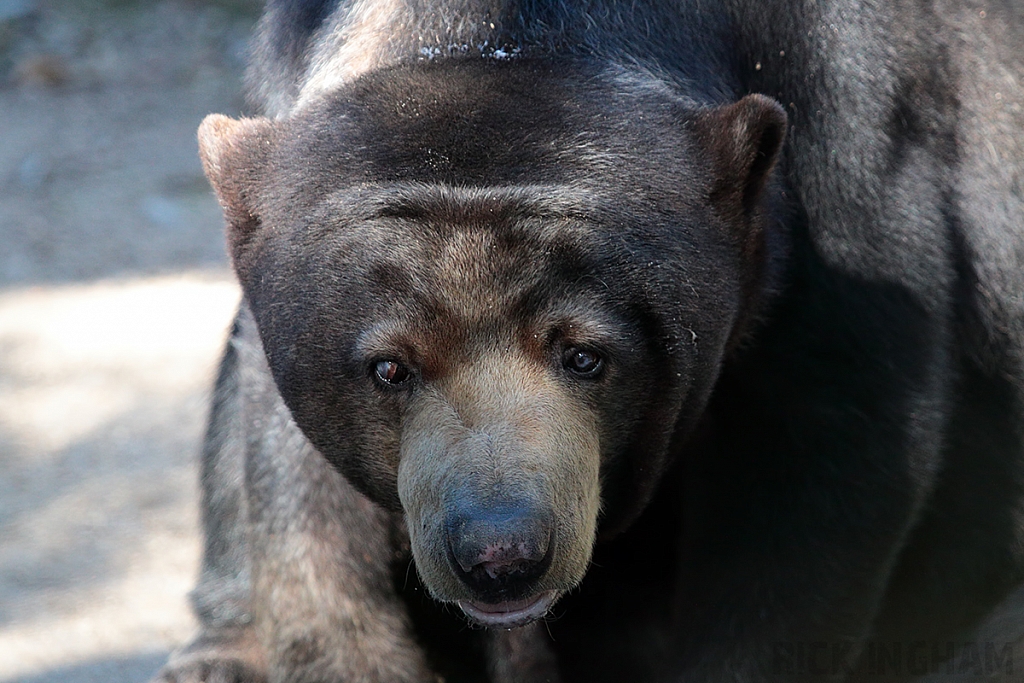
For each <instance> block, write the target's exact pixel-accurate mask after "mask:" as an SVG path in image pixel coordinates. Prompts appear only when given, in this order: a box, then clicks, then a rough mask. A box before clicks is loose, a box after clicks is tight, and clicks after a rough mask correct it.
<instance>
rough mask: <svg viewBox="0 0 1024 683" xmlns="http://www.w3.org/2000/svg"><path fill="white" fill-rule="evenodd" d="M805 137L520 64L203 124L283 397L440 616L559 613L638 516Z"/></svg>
mask: <svg viewBox="0 0 1024 683" xmlns="http://www.w3.org/2000/svg"><path fill="white" fill-rule="evenodd" d="M783 125H784V116H783V115H782V114H781V112H780V111H779V110H778V108H777V106H776V105H774V104H772V103H770V102H769V101H767V100H764V98H760V99H756V100H751V99H750V98H748V99H747V100H743V101H741V102H740V103H738V104H736V105H731V106H729V107H722V108H719V109H712V110H703V111H697V112H695V111H691V110H687V109H686V108H685V107H684V106H683V105H681V104H680V103H679V101H678V100H677V98H674V97H673V96H671V94H670V93H668V92H667V90H666V89H665V88H664V87H656V83H655V82H653V81H650V80H645V79H644V78H642V77H639V76H638V77H632V76H629V75H628V74H624V73H623V72H621V71H614V70H613V71H611V72H608V71H604V72H600V71H595V70H593V69H589V70H588V69H586V68H583V69H581V70H579V71H572V70H569V71H568V73H567V70H565V69H561V70H558V71H553V70H551V69H550V68H549V66H548V65H547V64H545V63H543V62H540V63H530V62H525V61H524V62H523V63H519V64H493V63H491V64H481V63H480V62H472V63H469V62H467V63H459V62H452V63H449V64H445V65H414V66H409V67H401V68H398V69H394V70H391V71H387V72H381V73H378V74H371V75H370V76H369V77H366V78H364V79H361V80H360V81H358V82H357V83H355V84H353V85H351V86H349V87H347V88H345V89H343V90H342V91H340V92H338V93H336V94H335V95H333V96H331V97H329V98H325V99H324V100H323V101H321V102H319V103H317V104H316V105H314V106H311V107H308V108H307V109H304V110H302V111H299V112H297V113H296V114H295V115H294V116H293V117H292V118H290V119H287V120H283V121H276V122H271V121H268V120H264V119H257V120H243V121H231V120H229V119H226V118H224V117H211V118H210V119H208V120H207V121H206V122H204V126H203V128H202V129H201V131H200V142H201V147H202V155H203V160H204V164H205V167H206V169H207V174H208V175H209V177H210V179H211V182H212V183H213V185H214V187H215V189H216V190H217V192H218V196H219V197H220V199H221V202H222V204H223V205H224V208H225V213H226V216H227V219H228V235H229V244H230V247H231V252H232V257H233V262H234V265H235V268H236V271H237V272H238V275H239V278H240V280H241V282H242V285H243V288H244V291H245V296H246V299H247V302H248V304H249V305H250V307H251V308H252V311H253V314H254V316H255V318H256V321H257V324H258V326H259V329H260V334H261V337H262V339H263V344H264V349H265V351H266V354H267V358H268V361H269V365H270V367H271V370H272V371H273V374H274V378H275V380H276V382H277V385H278V388H279V389H280V391H281V395H282V397H283V398H284V400H285V403H286V404H287V405H288V407H289V409H290V410H291V411H292V414H293V416H294V418H295V420H296V422H297V424H298V425H299V427H300V428H301V429H302V430H303V432H304V433H305V434H306V435H307V436H308V438H309V439H310V440H311V441H312V443H313V444H314V445H315V446H316V447H317V448H318V449H319V450H320V452H321V453H323V455H324V456H325V457H326V458H327V459H328V460H329V461H330V462H332V463H333V464H334V465H335V466H337V467H338V468H339V469H340V470H341V471H342V472H343V473H344V474H345V475H346V476H347V477H348V478H349V479H350V481H352V482H353V483H354V484H355V485H356V486H358V487H359V488H360V489H361V490H362V491H363V492H364V493H366V494H367V495H369V496H370V497H371V498H373V499H374V500H376V501H377V502H378V503H380V504H382V505H386V506H388V507H391V508H393V509H400V510H402V511H404V513H405V515H406V520H407V526H408V530H409V534H410V538H411V541H412V548H413V554H414V556H415V560H416V565H417V568H418V570H419V572H420V573H421V575H422V577H423V580H424V582H425V584H426V585H427V587H428V588H429V589H430V591H431V593H432V594H433V595H434V597H436V598H437V599H439V600H444V601H451V602H458V603H459V604H460V606H461V607H462V608H463V610H464V611H465V612H466V613H467V614H468V615H469V616H470V617H471V618H472V619H473V620H475V621H477V622H478V623H481V624H484V625H487V626H495V627H506V628H507V627H512V626H517V625H520V624H523V623H526V622H528V621H531V620H533V619H536V618H538V617H540V616H542V615H543V614H544V613H545V612H546V611H547V609H548V607H549V606H550V605H551V604H552V602H553V601H554V600H555V599H556V598H557V597H558V595H559V594H561V593H562V592H564V591H566V590H568V589H570V588H571V587H572V586H574V585H575V584H576V583H578V582H579V581H580V580H581V579H582V577H583V575H584V573H585V571H586V568H587V565H588V563H589V560H590V555H591V548H592V545H593V543H594V541H595V538H596V536H597V529H598V522H599V520H601V524H602V525H603V526H604V527H609V526H611V525H619V526H621V525H623V524H625V523H628V521H629V520H630V519H632V518H633V517H635V516H636V515H637V514H638V513H639V511H640V510H641V509H642V508H643V505H644V504H645V503H646V500H647V498H648V497H649V495H650V492H651V491H652V489H653V488H654V486H655V485H656V483H657V479H658V477H659V475H660V473H661V472H662V471H663V469H664V467H665V463H666V462H667V459H668V456H669V453H670V452H671V446H672V444H673V441H674V440H676V439H679V438H681V436H682V434H683V432H684V431H685V428H686V427H687V426H688V425H689V424H690V423H691V422H692V421H693V420H694V419H695V418H696V417H697V416H698V415H699V413H700V410H701V408H702V406H703V404H704V402H705V401H706V399H707V396H708V393H709V392H710V390H711V387H712V386H713V384H714V381H715V378H716V377H717V373H718V369H719V365H720V363H721V361H722V358H723V356H724V354H725V352H726V349H727V347H728V346H729V344H730V342H731V341H733V340H734V339H735V337H736V335H737V334H738V327H739V321H741V320H743V319H744V318H745V316H747V315H749V309H750V308H751V306H752V304H753V298H754V297H753V296H752V295H751V291H752V288H756V287H758V286H761V285H760V284H759V283H760V280H761V279H763V271H764V270H765V267H764V263H765V261H766V259H767V258H768V255H767V252H768V250H769V249H768V246H766V245H767V244H768V240H767V239H766V236H765V234H764V230H763V229H762V226H761V220H760V213H759V211H760V209H759V196H760V192H761V188H762V187H763V185H764V183H765V179H766V177H767V175H768V173H769V172H770V169H771V166H772V163H773V162H774V159H775V155H776V153H777V150H778V144H779V142H780V140H781V131H782V127H783ZM602 515H603V516H602Z"/></svg>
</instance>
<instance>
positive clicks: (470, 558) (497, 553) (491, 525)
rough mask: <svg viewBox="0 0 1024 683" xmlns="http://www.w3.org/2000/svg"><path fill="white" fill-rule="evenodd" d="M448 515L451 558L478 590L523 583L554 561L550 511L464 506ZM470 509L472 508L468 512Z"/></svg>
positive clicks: (502, 590)
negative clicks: (471, 508)
mask: <svg viewBox="0 0 1024 683" xmlns="http://www.w3.org/2000/svg"><path fill="white" fill-rule="evenodd" d="M460 512H462V513H463V514H454V515H451V516H450V517H449V519H448V524H447V527H448V529H447V531H448V551H449V559H450V561H451V564H452V566H453V568H454V569H455V570H456V573H458V574H459V575H460V577H461V578H462V580H463V581H464V582H465V583H466V584H467V585H468V586H469V587H470V588H471V589H473V590H474V591H475V592H477V593H480V594H490V595H496V594H502V595H504V594H507V593H515V592H518V591H519V590H521V589H525V588H526V587H528V586H529V584H531V583H532V582H533V581H535V580H536V579H538V578H540V576H542V575H543V574H544V572H545V571H546V570H547V566H548V565H549V564H550V561H551V557H550V550H551V548H552V546H553V544H552V541H551V536H552V525H551V524H550V523H549V521H548V519H549V516H547V515H538V514H524V512H526V511H524V510H523V509H522V508H518V509H516V510H515V511H514V512H515V514H509V511H508V510H507V509H495V508H490V509H486V508H485V509H482V510H481V509H475V510H463V511H460ZM467 512H469V513H473V514H466V513H467Z"/></svg>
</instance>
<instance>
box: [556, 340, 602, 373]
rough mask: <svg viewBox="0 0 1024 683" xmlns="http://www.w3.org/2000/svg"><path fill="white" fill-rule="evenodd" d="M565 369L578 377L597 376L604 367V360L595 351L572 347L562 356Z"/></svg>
mask: <svg viewBox="0 0 1024 683" xmlns="http://www.w3.org/2000/svg"><path fill="white" fill-rule="evenodd" d="M562 364H563V365H564V366H565V369H566V370H568V371H569V372H571V373H572V374H574V375H577V376H579V377H586V378H593V377H597V376H598V375H599V374H600V373H601V370H602V369H603V368H604V360H603V359H602V358H601V356H600V355H598V354H597V352H595V351H591V350H590V349H580V348H577V347H575V346H574V347H572V348H569V349H566V351H565V355H564V356H563V357H562Z"/></svg>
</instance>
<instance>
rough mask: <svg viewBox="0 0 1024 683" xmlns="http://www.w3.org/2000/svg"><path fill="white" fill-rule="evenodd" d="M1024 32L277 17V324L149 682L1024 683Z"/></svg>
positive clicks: (402, 9) (476, 17)
mask: <svg viewBox="0 0 1024 683" xmlns="http://www.w3.org/2000/svg"><path fill="white" fill-rule="evenodd" d="M1022 36H1024V12H1022V10H1021V8H1020V6H1019V3H1015V2H1014V1H1013V0H991V1H990V2H985V3H980V2H965V3H949V2H946V1H945V0H925V1H924V2H908V1H905V0H897V1H896V2H893V3H870V2H864V1H863V0H797V1H795V2H794V1H791V0H786V1H784V0H756V1H755V0H723V1H722V2H719V3H702V2H697V1H696V0H679V1H678V2H671V3H669V2H659V1H657V0H634V1H633V2H630V3H622V2H615V1H614V0H560V1H559V2H536V1H534V0H429V1H428V0H376V1H372V0H330V1H325V0H319V1H312V0H306V1H300V0H270V2H269V3H268V4H267V7H266V9H265V12H264V15H263V18H262V19H261V20H260V24H259V26H258V29H257V34H256V38H255V40H254V43H253V58H252V64H251V67H250V71H249V76H248V82H249V87H250V90H251V93H252V98H253V102H254V104H255V107H256V108H257V110H258V115H256V116H254V117H252V118H241V119H230V118H227V117H224V116H220V115H211V116H210V117H208V118H207V119H206V120H205V121H204V122H203V124H202V126H201V127H200V130H199V145H200V155H201V158H202V161H203V165H204V169H205V171H206V174H207V177H208V178H209V180H210V183H211V185H212V187H213V189H214V191H215V193H216V195H217V197H218V199H219V201H220V203H221V205H222V207H223V209H224V215H225V223H226V235H227V243H228V250H229V254H230V257H231V262H232V266H233V269H234V271H235V273H236V274H237V276H238V279H239V282H240V283H241V286H242V291H243V300H242V304H241V306H240V309H239V312H238V315H237V318H236V320H235V323H234V327H233V329H232V332H231V334H230V339H229V342H228V344H227V348H226V351H225V354H224V357H223V360H222V363H221V366H220V371H219V375H218V378H217V381H216V385H215V389H214V399H213V405H212V409H211V414H210V420H209V425H208V430H207V436H206V440H205V444H204V449H203V456H202V474H201V481H202V518H203V526H204V531H205V546H204V557H203V564H202V568H201V572H200V577H199V582H198V585H197V587H196V589H195V591H194V592H193V593H192V601H193V606H194V610H195V612H196V614H197V616H198V618H199V621H200V625H201V628H200V632H199V634H198V635H197V636H196V638H195V639H194V640H193V641H192V642H191V643H189V644H188V645H186V646H185V647H183V648H182V649H181V650H180V651H179V652H177V653H175V654H173V655H172V657H171V659H170V661H169V662H168V664H167V666H166V667H165V668H164V669H163V670H162V671H161V672H159V673H158V674H157V679H156V680H159V681H162V682H164V683H170V682H172V681H174V682H178V683H184V682H186V681H187V682H193V681H230V682H234V683H243V682H248V683H255V682H263V681H273V682H284V681H289V682H295V683H298V682H308V683H313V682H316V683H341V682H343V681H388V682H392V681H393V682H402V681H410V682H411V681H441V680H443V681H448V682H454V681H467V682H477V681H493V682H495V683H498V682H505V681H563V682H564V683H576V682H582V681H587V682H601V681H616V682H620V681H687V682H688V683H721V682H725V681H750V682H759V681H763V682H767V681H788V680H792V681H862V680H878V679H881V680H887V681H904V680H911V679H914V678H923V677H928V676H931V677H933V679H935V680H938V679H941V678H942V676H943V675H946V674H947V673H949V674H952V673H954V672H955V673H964V672H965V671H967V672H968V673H973V672H974V671H975V670H978V671H980V674H979V675H981V674H984V675H988V676H990V678H992V679H994V680H1006V681H1010V680H1016V679H1014V675H1015V674H1014V665H1015V663H1014V660H1013V656H1014V649H1013V647H1014V645H1020V644H1022V643H1024V610H1021V609H1020V607H1019V605H1020V604H1024V603H1022V602H1021V600H1022V599H1024V598H1022V597H1021V596H1022V595H1024V583H1022V580H1024V543H1022V541H1024V526H1022V524H1021V521H1020V510H1021V509H1022V504H1024V180H1022V179H1024V135H1022V134H1021V131H1022V130H1024V88H1022V87H1021V86H1020V83H1021V82H1022V79H1024V57H1022V55H1024V50H1022V49H1021V48H1024V38H1022ZM979 634H980V635H979ZM978 637H983V638H985V639H986V640H984V641H978V640H971V639H972V638H975V639H976V638H978ZM971 643H974V646H975V647H974V649H973V650H971V649H970V648H968V647H966V645H965V644H967V645H969V644H971ZM978 648H980V649H978ZM972 652H973V653H975V655H973V657H974V658H973V659H971V658H970V657H971V653H972ZM965 653H966V654H965ZM977 653H982V654H984V656H983V657H982V656H981V655H980V654H977ZM964 662H967V663H968V664H969V665H970V666H974V663H975V662H976V663H977V666H978V667H980V669H971V668H967V669H965V668H964V666H965V664H964ZM1016 666H1017V669H1016V670H1017V675H1019V663H1017V665H1016ZM935 677H938V678H937V679H936V678H935Z"/></svg>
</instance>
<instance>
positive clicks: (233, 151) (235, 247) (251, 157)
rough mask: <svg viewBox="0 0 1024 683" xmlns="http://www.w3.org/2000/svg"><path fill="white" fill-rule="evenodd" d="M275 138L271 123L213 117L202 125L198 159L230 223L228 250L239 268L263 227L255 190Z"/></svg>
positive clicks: (228, 223)
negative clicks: (245, 250) (247, 245)
mask: <svg viewBox="0 0 1024 683" xmlns="http://www.w3.org/2000/svg"><path fill="white" fill-rule="evenodd" d="M273 138H274V124H273V122H271V120H270V119H266V118H252V119H239V120H235V119H232V118H229V117H227V116H223V115H221V114H210V115H209V116H207V117H206V118H205V119H203V122H202V123H201V124H200V125H199V158H200V159H201V160H202V162H203V171H205V172H206V177H207V178H208V179H209V181H210V185H212V186H213V190H214V192H216V194H217V199H218V200H219V201H220V205H221V208H223V209H224V218H225V220H226V222H227V239H228V248H229V250H230V251H231V255H232V258H233V259H234V260H235V262H236V266H237V265H239V263H238V262H239V261H240V260H244V259H241V258H240V257H241V255H242V252H243V251H244V248H245V246H246V244H247V243H248V242H249V241H250V240H251V239H252V237H253V236H254V235H255V234H256V232H257V231H258V229H259V227H260V217H259V207H258V206H257V202H256V198H255V196H254V195H255V189H256V187H257V185H258V183H259V178H260V177H261V175H262V174H263V171H264V167H265V166H266V163H267V157H268V154H269V152H270V148H271V145H272V144H273Z"/></svg>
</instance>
